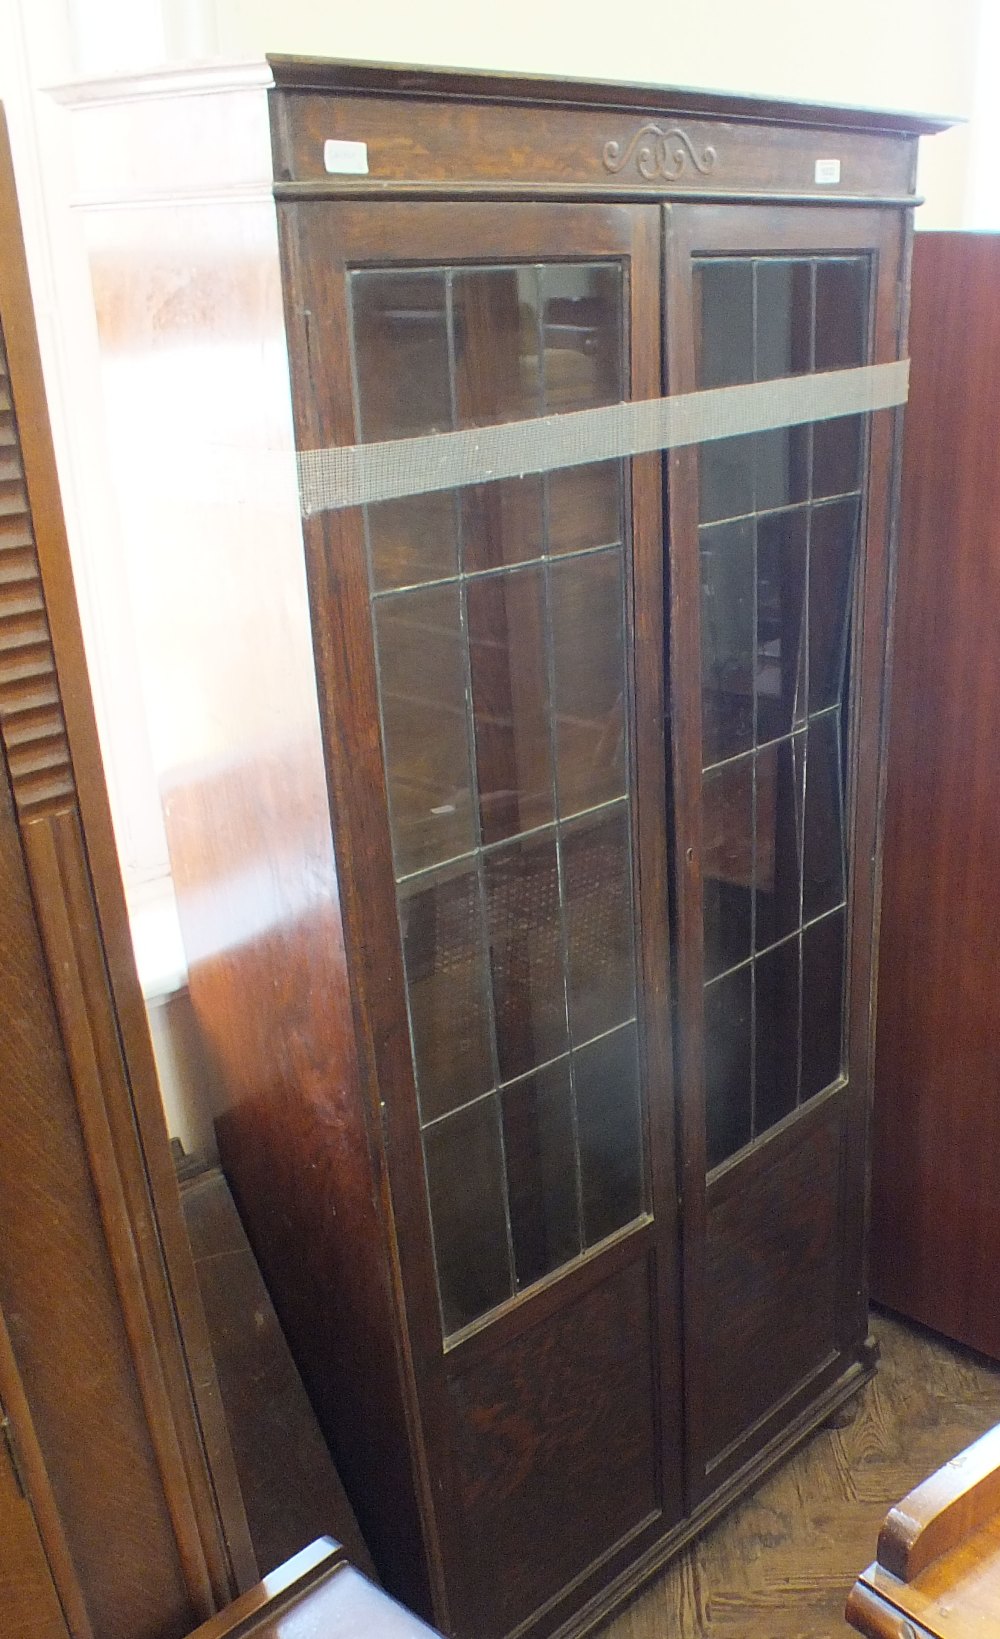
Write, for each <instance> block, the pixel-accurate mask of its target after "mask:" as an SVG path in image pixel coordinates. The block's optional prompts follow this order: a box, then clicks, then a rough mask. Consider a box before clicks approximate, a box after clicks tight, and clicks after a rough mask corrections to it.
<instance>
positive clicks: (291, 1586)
mask: <svg viewBox="0 0 1000 1639" xmlns="http://www.w3.org/2000/svg"><path fill="white" fill-rule="evenodd" d="M348 1563H349V1561H348V1558H347V1554H346V1552H345V1550H344V1549H343V1547H342V1546H341V1544H340V1543H339V1542H335V1541H334V1539H333V1537H319V1538H317V1540H316V1541H315V1542H312V1543H310V1544H309V1546H308V1547H306V1548H303V1549H301V1551H300V1552H299V1553H297V1554H295V1555H293V1557H292V1558H291V1559H289V1560H286V1561H285V1563H284V1564H283V1565H279V1566H278V1568H277V1570H275V1571H273V1572H272V1573H271V1575H270V1576H266V1577H264V1578H263V1579H262V1580H261V1581H260V1582H258V1583H257V1584H256V1586H255V1587H253V1588H249V1589H248V1590H247V1592H246V1593H243V1594H240V1595H239V1597H238V1598H237V1599H234V1600H233V1602H232V1604H231V1605H228V1606H227V1607H226V1609H225V1610H223V1611H219V1613H218V1614H217V1615H216V1616H213V1617H210V1618H209V1620H208V1621H207V1622H203V1623H202V1625H201V1626H200V1627H198V1628H195V1630H194V1632H193V1633H191V1634H189V1636H188V1639H240V1636H242V1635H243V1634H251V1633H253V1632H254V1630H255V1628H256V1626H257V1624H258V1623H259V1622H260V1621H261V1620H264V1619H267V1620H270V1619H271V1618H273V1617H276V1616H278V1615H280V1613H281V1612H282V1610H284V1609H286V1608H287V1607H288V1606H289V1605H290V1604H292V1603H293V1602H294V1601H295V1600H297V1599H300V1598H301V1597H302V1595H303V1594H305V1593H308V1592H309V1591H310V1590H311V1589H312V1588H315V1587H317V1586H318V1585H319V1584H320V1583H321V1582H325V1581H327V1579H328V1578H329V1577H331V1576H333V1575H334V1574H335V1573H336V1572H337V1571H340V1570H342V1569H343V1568H344V1566H345V1565H347V1564H348Z"/></svg>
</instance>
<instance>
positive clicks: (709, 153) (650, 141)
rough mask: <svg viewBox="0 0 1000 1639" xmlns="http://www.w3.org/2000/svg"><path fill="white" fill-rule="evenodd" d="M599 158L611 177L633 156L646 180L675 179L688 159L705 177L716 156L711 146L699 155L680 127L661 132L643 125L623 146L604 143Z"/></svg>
mask: <svg viewBox="0 0 1000 1639" xmlns="http://www.w3.org/2000/svg"><path fill="white" fill-rule="evenodd" d="M602 157H603V160H604V168H605V170H607V171H610V172H611V175H612V176H619V175H620V174H621V172H622V171H624V169H625V167H626V165H628V163H629V161H630V160H631V159H632V158H633V157H634V159H635V167H636V170H637V171H638V172H639V175H640V176H641V177H644V178H645V180H646V181H647V182H676V181H677V178H678V177H679V176H681V175H683V173H684V170H685V169H686V167H687V165H688V163H689V162H690V163H691V164H692V165H693V166H694V169H695V170H696V171H697V172H698V173H699V174H700V175H701V176H708V175H709V174H710V173H711V172H712V171H713V170H714V169H715V161H716V159H717V157H718V156H717V154H716V151H715V149H714V148H712V147H711V146H708V147H706V148H705V150H704V152H703V153H702V154H700V155H699V154H698V153H697V152H696V150H695V146H694V143H693V142H692V141H691V138H690V137H689V136H688V134H687V132H686V131H682V130H681V129H680V126H677V125H675V126H672V127H671V129H670V130H669V131H664V130H663V129H662V127H661V126H659V125H643V126H640V128H639V130H638V131H636V133H635V135H634V136H633V138H632V140H631V141H630V142H629V143H628V144H626V145H624V146H623V144H622V143H620V142H615V141H611V142H606V143H605V144H604V153H603V156H602Z"/></svg>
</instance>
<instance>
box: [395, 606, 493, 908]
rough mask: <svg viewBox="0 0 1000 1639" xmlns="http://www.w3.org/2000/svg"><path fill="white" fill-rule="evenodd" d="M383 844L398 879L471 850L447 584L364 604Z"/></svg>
mask: <svg viewBox="0 0 1000 1639" xmlns="http://www.w3.org/2000/svg"><path fill="white" fill-rule="evenodd" d="M374 620H375V635H376V640H377V646H378V661H379V683H380V688H379V695H380V700H381V706H382V739H383V747H384V752H385V770H386V784H387V786H388V792H389V812H390V819H391V824H392V846H393V854H394V857H395V861H396V871H397V874H398V875H400V876H404V875H406V874H407V873H408V872H410V871H416V870H419V869H420V868H421V867H422V866H425V865H435V864H438V863H439V862H441V861H442V860H446V859H452V858H454V857H455V856H456V855H457V854H463V853H467V852H468V850H469V849H470V848H472V847H473V846H474V844H475V833H474V827H473V815H472V800H471V797H472V794H471V791H470V786H469V746H468V733H467V728H466V709H465V658H464V655H465V643H464V639H463V635H462V623H461V611H460V605H459V593H458V587H457V586H454V585H452V586H436V587H428V588H426V589H423V590H419V591H414V592H400V593H398V594H396V595H394V596H393V597H391V598H380V599H379V600H378V602H377V603H376V604H375V605H374Z"/></svg>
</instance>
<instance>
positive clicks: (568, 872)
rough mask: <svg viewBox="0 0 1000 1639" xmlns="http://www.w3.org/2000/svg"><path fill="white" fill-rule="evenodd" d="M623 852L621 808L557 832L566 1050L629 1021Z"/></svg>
mask: <svg viewBox="0 0 1000 1639" xmlns="http://www.w3.org/2000/svg"><path fill="white" fill-rule="evenodd" d="M629 847H630V838H629V812H628V809H627V807H626V806H625V805H624V804H622V805H621V806H620V807H617V808H615V809H613V810H612V811H611V813H605V814H602V815H601V816H600V817H599V818H596V819H591V820H583V821H577V822H576V823H575V824H573V825H570V826H567V827H566V829H565V830H564V831H563V836H562V867H563V890H564V892H565V896H566V941H567V956H568V962H569V1009H570V1028H571V1032H572V1038H573V1041H574V1042H584V1041H588V1040H589V1039H590V1037H591V1036H597V1035H600V1034H601V1032H602V1031H605V1030H610V1029H611V1027H612V1026H613V1025H616V1024H622V1023H623V1022H624V1021H625V1020H626V1019H629V1018H631V1017H632V1016H633V1014H634V1013H635V972H634V963H633V957H632V892H631V883H630V881H629Z"/></svg>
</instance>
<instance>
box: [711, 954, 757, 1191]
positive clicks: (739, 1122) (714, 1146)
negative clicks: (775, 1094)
mask: <svg viewBox="0 0 1000 1639" xmlns="http://www.w3.org/2000/svg"><path fill="white" fill-rule="evenodd" d="M750 985H751V966H750V964H749V963H747V965H746V966H745V967H740V968H737V969H736V970H735V972H733V973H727V974H725V975H724V977H723V978H721V979H713V980H712V982H711V984H707V985H706V986H705V1150H706V1161H707V1165H708V1166H709V1167H710V1168H711V1167H717V1166H718V1165H719V1162H720V1161H724V1160H725V1159H726V1156H727V1155H732V1153H733V1151H734V1150H738V1149H740V1148H741V1146H742V1145H744V1144H747V1143H749V1141H750V1136H751V1110H752V1105H753V1093H752V1084H751V1074H752V1071H751V1049H750V1018H751V1001H750Z"/></svg>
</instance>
